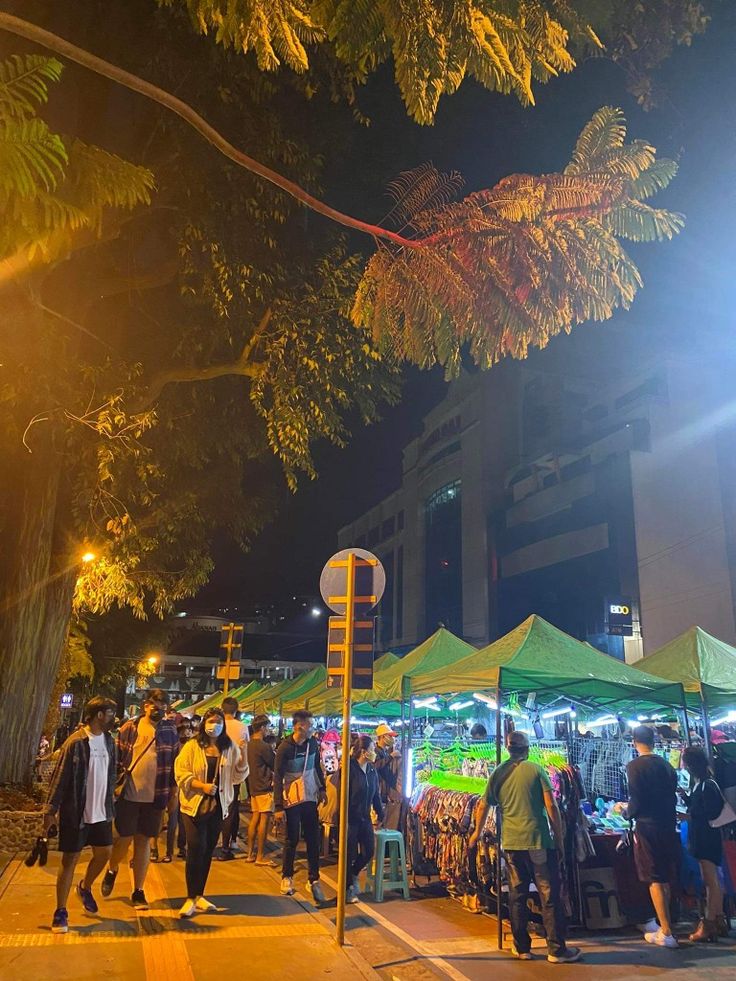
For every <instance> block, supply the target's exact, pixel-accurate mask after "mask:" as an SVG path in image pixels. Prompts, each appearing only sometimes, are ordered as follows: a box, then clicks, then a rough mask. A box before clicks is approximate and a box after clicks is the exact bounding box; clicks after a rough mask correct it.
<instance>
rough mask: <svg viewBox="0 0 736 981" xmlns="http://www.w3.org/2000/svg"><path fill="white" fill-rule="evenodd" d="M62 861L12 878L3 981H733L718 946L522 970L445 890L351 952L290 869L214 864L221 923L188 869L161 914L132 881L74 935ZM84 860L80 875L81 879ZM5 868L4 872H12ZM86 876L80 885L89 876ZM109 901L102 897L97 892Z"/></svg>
mask: <svg viewBox="0 0 736 981" xmlns="http://www.w3.org/2000/svg"><path fill="white" fill-rule="evenodd" d="M58 861H59V856H58V853H55V852H52V853H51V854H50V856H49V864H48V865H47V866H46V868H44V869H40V868H39V867H38V866H36V867H34V868H32V869H27V868H26V867H25V866H24V865H23V864H22V863H21V862H20V860H19V859H18V858H16V859H14V860H12V861H11V862H10V863H9V864H8V865H7V867H6V868H5V871H4V872H1V871H0V979H2V981H29V979H34V978H38V979H43V981H46V979H49V981H67V979H69V981H100V979H104V978H110V979H115V981H128V979H131V981H133V979H134V981H192V979H195V978H196V979H197V981H210V979H217V981H222V978H223V976H238V974H244V975H245V976H246V977H249V978H253V979H257V981H271V979H273V981H276V979H284V978H285V979H289V978H292V977H295V978H301V977H309V978H310V979H311V978H322V977H327V976H330V977H331V978H335V979H340V981H342V979H346V981H347V979H350V981H352V979H360V978H365V979H369V978H373V979H376V978H378V977H380V978H382V979H385V981H432V979H436V978H451V979H452V981H481V979H483V981H486V979H487V978H488V977H490V976H493V977H494V978H496V979H497V981H533V979H535V978H538V977H541V976H542V975H544V976H545V977H548V976H549V975H550V972H554V975H555V977H558V978H559V981H569V979H572V978H575V979H578V981H579V979H585V981H593V979H595V981H656V979H657V978H659V977H660V976H661V977H662V978H663V979H664V976H665V975H666V977H667V981H734V979H736V939H733V940H729V941H722V942H720V943H719V944H717V945H714V946H705V947H703V946H695V945H687V946H684V947H682V948H681V949H680V950H677V951H669V950H661V949H658V948H652V947H649V946H647V945H646V944H645V943H644V942H643V941H642V940H641V939H640V938H638V937H636V936H634V935H629V936H620V937H611V936H610V935H609V936H606V937H603V938H590V937H589V936H587V935H581V938H580V940H579V941H578V940H577V939H576V938H575V937H573V938H572V940H573V942H575V943H578V942H579V943H580V945H581V946H582V947H583V949H584V952H585V962H584V963H582V964H572V965H565V966H562V965H560V966H554V967H553V966H552V965H548V964H547V963H546V960H545V959H544V947H543V945H541V946H539V947H536V948H535V949H538V951H539V955H540V957H539V960H537V961H535V962H531V963H521V962H518V961H515V960H513V959H511V958H510V956H509V954H508V952H502V953H499V952H498V951H497V950H496V949H495V943H494V941H493V938H494V937H495V920H493V919H491V918H489V917H486V916H482V915H480V916H479V915H472V914H470V913H468V912H466V911H465V910H463V909H462V907H461V906H460V905H459V904H458V903H455V902H453V901H452V900H450V899H449V898H447V896H446V895H444V894H443V893H442V891H441V890H440V889H438V888H436V887H435V888H434V889H433V890H429V892H427V891H424V892H422V893H419V892H413V898H412V901H411V902H406V901H404V900H403V899H401V898H400V897H398V896H397V897H396V898H393V897H391V898H389V899H388V900H387V901H386V902H385V903H383V904H373V903H368V902H360V903H358V904H357V905H355V906H349V907H348V910H347V919H346V936H347V938H348V939H349V946H348V947H346V948H345V949H344V950H339V949H338V948H337V946H336V945H335V943H334V940H333V937H334V916H335V909H334V895H335V893H334V888H332V886H333V884H334V880H335V877H336V870H335V868H334V865H329V866H328V867H327V868H326V869H325V870H324V874H323V883H324V885H325V887H326V888H325V891H326V892H327V895H328V902H327V904H326V905H325V908H324V909H322V910H317V909H316V908H315V907H314V906H313V905H312V904H311V903H310V902H309V901H308V900H307V898H306V893H305V889H304V886H305V874H304V871H303V870H301V871H299V872H298V873H297V877H296V879H297V886H298V887H300V891H299V892H298V893H297V896H296V897H294V898H288V897H282V896H280V895H279V894H278V885H279V873H278V870H269V869H262V868H256V867H255V866H253V865H250V864H247V863H245V862H244V861H243V860H242V857H241V858H238V859H237V860H236V861H234V862H228V863H221V862H215V863H213V866H212V873H211V876H210V885H211V888H210V890H209V893H208V896H209V898H210V899H211V900H212V901H213V902H215V903H216V904H217V906H218V911H217V912H216V913H208V914H198V915H197V916H195V917H194V918H193V919H192V920H186V921H181V920H179V919H178V917H177V915H176V914H177V910H178V908H179V906H180V905H181V903H182V900H183V896H184V893H185V889H184V863H183V862H181V861H177V860H175V861H174V862H173V863H172V864H170V865H152V866H151V870H150V873H149V877H148V881H147V884H146V894H147V896H148V898H149V900H150V902H151V909H150V910H149V911H148V912H144V913H136V912H135V911H134V910H133V909H132V907H131V905H130V902H129V896H130V884H129V883H127V882H126V883H123V882H122V881H121V880H122V879H123V872H122V871H121V874H120V876H119V879H118V884H117V886H116V889H115V892H114V893H113V895H112V897H110V899H108V900H104V899H101V898H99V902H100V915H99V916H87V915H86V914H84V912H83V910H82V908H81V904H80V903H79V901H78V900H77V898H76V896H75V895H74V894H72V896H71V897H70V900H69V912H70V932H69V933H68V934H66V935H65V936H55V935H53V934H52V933H51V930H50V919H51V914H52V912H53V906H54V891H53V890H54V881H55V875H56V868H57V864H58ZM83 867H84V861H82V862H80V868H83ZM2 868H3V863H2V862H1V861H0V870H2ZM80 874H81V873H80ZM95 892H96V895H97V896H98V897H99V886H98V887H97V888H96V890H95Z"/></svg>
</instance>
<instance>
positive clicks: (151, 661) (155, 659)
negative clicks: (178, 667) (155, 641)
mask: <svg viewBox="0 0 736 981" xmlns="http://www.w3.org/2000/svg"><path fill="white" fill-rule="evenodd" d="M148 663H149V664H158V655H157V654H151V656H150V657H149V658H148Z"/></svg>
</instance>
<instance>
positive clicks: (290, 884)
mask: <svg viewBox="0 0 736 981" xmlns="http://www.w3.org/2000/svg"><path fill="white" fill-rule="evenodd" d="M295 892H296V889H295V888H294V880H293V879H292V878H291V876H290V875H285V876H284V877H283V879H282V880H281V895H282V896H293V895H294V893H295Z"/></svg>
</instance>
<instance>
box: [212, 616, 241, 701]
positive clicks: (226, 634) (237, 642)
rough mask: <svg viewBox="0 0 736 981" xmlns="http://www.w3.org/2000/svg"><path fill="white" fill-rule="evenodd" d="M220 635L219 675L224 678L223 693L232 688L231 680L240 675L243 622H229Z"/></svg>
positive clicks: (235, 679)
mask: <svg viewBox="0 0 736 981" xmlns="http://www.w3.org/2000/svg"><path fill="white" fill-rule="evenodd" d="M221 629H222V633H221V636H220V662H219V664H218V665H217V677H218V678H222V679H224V684H223V688H222V690H223V694H225V695H227V693H228V691H229V690H230V682H231V681H237V679H238V678H239V677H240V655H241V654H242V652H243V624H242V623H228V624H227V626H225V625H223V626H222V628H221Z"/></svg>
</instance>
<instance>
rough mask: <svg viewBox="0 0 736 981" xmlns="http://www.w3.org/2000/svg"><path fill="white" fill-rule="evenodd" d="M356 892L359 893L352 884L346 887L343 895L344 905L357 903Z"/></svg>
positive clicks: (356, 887)
mask: <svg viewBox="0 0 736 981" xmlns="http://www.w3.org/2000/svg"><path fill="white" fill-rule="evenodd" d="M358 892H359V889H358V886H356V885H355V883H354V882H353V883H351V885H349V886H348V891H347V893H346V894H345V902H346V903H357V902H358Z"/></svg>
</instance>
